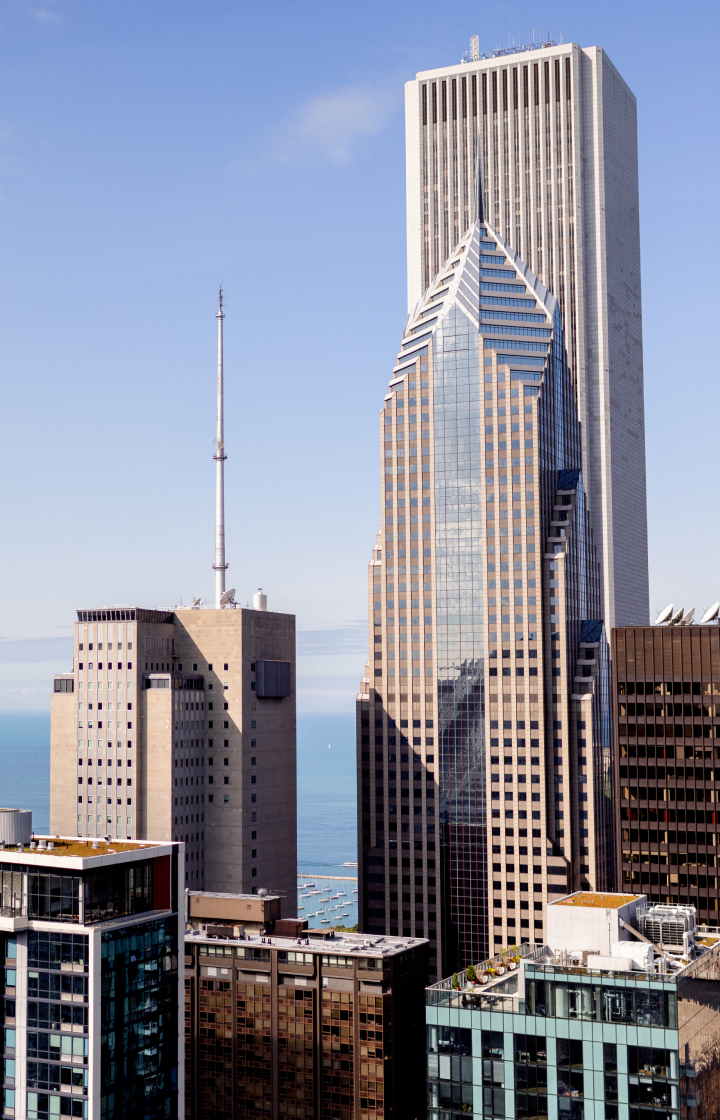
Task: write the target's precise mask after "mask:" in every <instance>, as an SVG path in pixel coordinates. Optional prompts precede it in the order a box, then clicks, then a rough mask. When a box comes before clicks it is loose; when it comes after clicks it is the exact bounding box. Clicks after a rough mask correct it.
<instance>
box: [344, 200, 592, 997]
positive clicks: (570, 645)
mask: <svg viewBox="0 0 720 1120" xmlns="http://www.w3.org/2000/svg"><path fill="white" fill-rule="evenodd" d="M381 440H382V446H383V457H382V462H383V489H382V529H381V532H380V534H379V536H378V541H377V543H376V545H375V548H374V551H373V557H372V561H371V564H370V569H369V583H368V593H369V599H370V658H369V661H368V664H367V669H366V676H365V678H364V680H363V682H362V686H361V692H360V694H359V696H358V705H357V744H358V791H359V794H358V800H359V805H358V810H359V811H358V831H359V845H358V847H359V852H360V879H361V885H360V922H361V926H360V928H361V929H365V930H368V931H372V932H380V931H383V932H387V933H395V934H398V933H399V934H403V935H406V936H409V935H411V934H412V935H416V936H423V937H428V938H429V940H430V945H431V950H430V952H431V969H432V968H433V967H434V968H435V969H436V970H437V974H442V975H447V974H448V972H451V971H452V970H453V969H454V968H456V967H462V966H463V964H464V963H466V962H468V961H470V960H473V959H475V960H477V959H480V958H481V957H483V956H484V955H487V953H488V951H490V950H491V949H492V948H493V947H494V946H496V945H497V944H514V943H516V942H521V941H536V940H538V941H541V940H542V937H543V919H542V910H543V907H544V904H545V903H546V901H547V899H548V897H549V894H550V893H551V892H552V891H553V888H554V889H555V891H556V892H558V891H559V892H561V893H564V892H565V890H566V889H571V888H572V887H573V886H576V887H579V886H580V885H581V883H582V885H583V886H585V885H586V884H587V885H590V886H592V887H594V888H596V889H606V888H607V887H608V886H609V885H610V882H611V880H612V878H613V876H614V847H613V842H614V838H613V824H612V767H611V753H612V740H611V732H610V724H609V719H608V717H609V695H610V689H609V677H608V673H609V659H608V656H607V642H606V638H605V632H604V626H603V623H602V617H601V608H600V580H599V571H598V565H597V561H596V557H595V550H594V544H593V538H592V530H591V528H590V520H589V510H588V503H587V501H586V497H585V490H584V486H583V479H582V472H581V469H580V468H581V462H580V459H581V440H580V424H579V420H578V410H577V396H576V385H575V381H574V379H573V378H572V376H571V374H570V371H569V369H568V365H567V360H566V354H565V346H564V337H563V327H562V319H561V316H560V311H559V307H558V304H557V301H556V299H555V297H554V296H553V295H552V293H550V292H549V291H548V290H547V289H546V288H545V287H544V285H543V284H541V283H540V281H539V280H538V279H537V277H535V276H534V275H533V274H532V273H531V272H530V271H529V269H528V268H527V267H526V266H525V264H524V263H523V262H522V261H520V260H519V258H518V257H517V255H516V254H515V253H513V251H512V250H511V249H510V248H509V247H508V245H507V243H506V242H504V241H503V240H502V238H500V237H499V236H498V235H497V234H496V233H495V232H494V231H493V230H492V229H491V228H490V226H488V225H487V224H486V223H483V222H478V223H476V225H475V226H474V227H473V229H472V230H471V231H470V232H469V233H468V234H467V235H466V236H465V238H464V239H463V241H462V242H461V244H460V245H459V246H458V248H457V250H456V251H455V253H453V254H452V256H451V258H450V260H449V261H448V262H447V264H446V266H445V268H443V269H441V270H440V274H439V277H438V279H437V280H436V282H435V283H434V284H433V285H432V286H431V288H430V289H429V290H428V292H427V293H426V297H425V298H424V300H423V301H421V303H420V304H419V305H418V308H417V309H416V312H415V314H414V315H413V316H411V317H410V319H408V322H407V325H406V330H405V336H404V339H403V343H402V347H401V351H400V355H399V357H398V360H397V363H396V367H395V369H394V370H393V373H392V377H391V381H390V387H389V392H388V394H387V396H386V398H385V402H384V408H383V412H382V416H381ZM558 859H559V860H560V861H561V862H560V863H559V864H558V863H553V860H558ZM558 869H559V870H560V872H561V873H562V875H563V882H562V884H560V883H558V884H555V883H552V882H549V881H548V873H549V872H551V871H552V872H557V871H558Z"/></svg>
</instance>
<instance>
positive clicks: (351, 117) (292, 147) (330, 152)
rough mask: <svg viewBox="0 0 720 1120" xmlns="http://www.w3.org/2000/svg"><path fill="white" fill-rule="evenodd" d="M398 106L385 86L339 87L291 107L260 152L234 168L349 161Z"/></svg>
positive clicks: (391, 89)
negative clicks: (318, 160) (321, 161)
mask: <svg viewBox="0 0 720 1120" xmlns="http://www.w3.org/2000/svg"><path fill="white" fill-rule="evenodd" d="M401 104H402V99H401V98H399V97H398V94H397V90H396V89H395V88H394V87H393V88H391V87H390V85H389V84H388V83H386V82H384V83H376V84H371V83H361V84H358V85H349V86H343V87H341V88H340V89H336V90H332V91H331V92H330V93H325V94H321V95H320V96H319V97H312V98H310V99H308V100H307V101H304V102H303V103H301V104H300V105H298V106H296V107H295V108H294V109H292V110H291V111H290V112H289V113H288V115H287V116H286V117H285V119H284V120H282V121H281V122H280V123H279V124H278V126H277V127H276V128H275V129H273V131H272V134H271V135H270V136H269V137H268V138H267V140H266V142H265V144H264V145H263V147H262V150H261V151H260V153H259V154H258V155H257V156H255V157H254V158H252V157H251V158H250V159H249V160H239V161H238V165H239V166H244V167H246V168H250V167H253V166H257V165H259V164H267V163H268V162H276V163H302V162H306V161H316V160H317V159H318V158H319V159H322V160H328V161H330V162H331V163H335V164H345V163H348V162H349V161H350V160H351V159H352V158H353V157H354V156H355V155H356V154H357V151H358V148H359V146H360V144H361V143H362V141H363V140H365V139H367V138H369V137H371V136H375V135H377V134H378V133H379V132H381V131H382V129H383V128H384V127H385V125H386V124H387V122H388V120H389V119H390V116H391V114H392V113H393V112H394V111H395V110H396V109H397V108H398V106H399V105H401Z"/></svg>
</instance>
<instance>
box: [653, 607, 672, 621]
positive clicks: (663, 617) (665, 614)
mask: <svg viewBox="0 0 720 1120" xmlns="http://www.w3.org/2000/svg"><path fill="white" fill-rule="evenodd" d="M672 613H673V605H672V603H670V604H668V606H667V607H665V609H664V610H662V611H660V614H659V615H658V616H657V618H656V619H655V625H656V626H660V625H661V624H662V623H663V622H667V620H668V619H669V618H671V617H672Z"/></svg>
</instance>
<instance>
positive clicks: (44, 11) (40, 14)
mask: <svg viewBox="0 0 720 1120" xmlns="http://www.w3.org/2000/svg"><path fill="white" fill-rule="evenodd" d="M32 15H33V19H36V20H37V21H38V23H62V16H60V15H58V13H57V12H53V11H51V10H50V8H33V11H32Z"/></svg>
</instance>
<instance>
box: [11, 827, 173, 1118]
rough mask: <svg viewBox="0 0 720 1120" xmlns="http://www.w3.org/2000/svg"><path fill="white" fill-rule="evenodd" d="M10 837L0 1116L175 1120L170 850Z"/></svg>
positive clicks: (157, 846) (165, 846) (132, 844)
mask: <svg viewBox="0 0 720 1120" xmlns="http://www.w3.org/2000/svg"><path fill="white" fill-rule="evenodd" d="M8 816H14V817H17V816H19V814H13V813H10V814H8V811H7V810H2V811H0V817H2V818H6V817H8ZM2 823H3V825H4V826H5V825H6V823H7V822H5V821H3V822H2ZM20 831H24V832H25V834H24V835H22V836H21V837H19V838H18V837H15V838H14V839H13V847H12V848H9V847H4V849H3V850H0V889H1V890H2V910H1V911H0V947H1V948H2V958H3V966H4V967H3V978H4V983H3V999H2V1013H3V1023H2V1026H3V1031H2V1036H3V1066H2V1069H3V1101H2V1103H3V1116H5V1117H16V1118H19V1120H20V1118H22V1120H53V1118H55V1117H62V1116H77V1117H82V1118H84V1120H101V1118H102V1120H121V1118H124V1117H127V1116H143V1117H148V1118H151V1120H175V1118H177V1120H181V1118H182V1117H183V1116H184V1114H185V1113H184V1101H183V1097H182V1093H181V1092H180V1093H179V1092H178V1088H179V1087H181V1086H182V1084H183V1079H184V1068H183V1052H182V1047H181V1045H180V1039H181V1037H182V1034H181V1032H182V1024H183V1014H182V1007H183V991H184V986H183V960H184V958H183V956H182V936H183V914H182V881H183V878H184V875H183V852H182V845H178V844H162V843H161V844H153V843H147V844H141V843H135V842H121V843H118V842H117V841H116V842H114V843H112V844H106V843H105V842H104V841H101V840H96V841H91V840H79V839H74V838H67V839H65V838H58V837H54V838H46V837H35V838H34V839H33V840H30V829H29V827H28V828H26V829H24V830H23V829H22V828H21V830H20ZM16 839H19V842H18V843H15V840H16ZM179 901H180V904H181V907H180V910H178V902H179Z"/></svg>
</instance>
